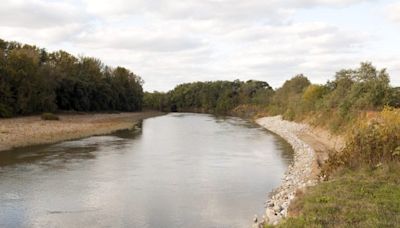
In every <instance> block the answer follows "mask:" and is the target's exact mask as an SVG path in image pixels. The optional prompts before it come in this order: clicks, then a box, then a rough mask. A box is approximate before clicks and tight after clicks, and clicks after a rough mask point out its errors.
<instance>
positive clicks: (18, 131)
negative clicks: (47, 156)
mask: <svg viewBox="0 0 400 228" xmlns="http://www.w3.org/2000/svg"><path fill="white" fill-rule="evenodd" d="M162 114H163V113H160V112H137V113H120V114H84V115H69V114H68V115H60V121H44V120H41V118H40V116H30V117H18V118H12V119H0V151H2V150H9V149H12V148H15V147H22V146H29V145H38V144H46V143H55V142H60V141H64V140H71V139H78V138H84V137H88V136H92V135H101V134H108V133H112V132H114V131H117V130H123V129H130V128H132V127H133V126H134V125H135V124H136V123H137V122H138V121H139V120H142V119H145V118H149V117H153V116H158V115H162Z"/></svg>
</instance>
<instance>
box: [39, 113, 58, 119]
mask: <svg viewBox="0 0 400 228" xmlns="http://www.w3.org/2000/svg"><path fill="white" fill-rule="evenodd" d="M40 118H41V119H42V120H60V117H58V116H57V115H55V114H53V113H49V112H46V113H43V114H42V115H41V116H40Z"/></svg>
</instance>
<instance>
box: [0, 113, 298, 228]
mask: <svg viewBox="0 0 400 228" xmlns="http://www.w3.org/2000/svg"><path fill="white" fill-rule="evenodd" d="M291 159H292V155H291V148H290V147H289V146H288V144H287V143H285V142H284V141H283V140H281V139H280V138H278V137H276V136H275V135H273V134H270V133H269V132H267V131H265V130H263V129H260V128H259V127H257V126H255V125H253V124H251V123H249V122H247V121H244V120H241V119H239V118H220V117H218V118H216V117H214V116H211V115H202V114H182V113H178V114H169V115H166V116H162V117H157V118H152V119H148V120H145V121H144V122H143V123H142V128H141V130H140V129H132V130H130V131H120V132H117V133H115V134H113V135H108V136H96V137H90V138H87V139H82V140H74V141H68V142H63V143H58V144H55V145H47V146H37V147H29V148H23V149H18V150H13V151H8V152H5V153H1V154H0V162H1V163H0V167H1V169H0V191H1V196H0V226H1V227H24V226H28V227H35V226H37V227H43V226H46V227H58V226H61V227H79V226H80V227H103V226H106V227H121V226H123V227H124V226H127V227H248V224H249V223H250V222H251V218H252V216H253V215H254V213H261V212H262V211H263V201H264V199H265V197H266V193H267V192H268V191H269V190H272V189H273V188H274V187H275V186H277V185H278V184H279V182H280V178H281V177H282V175H283V173H284V171H285V169H286V167H287V164H288V163H289V162H290V161H291Z"/></svg>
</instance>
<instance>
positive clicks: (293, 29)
mask: <svg viewBox="0 0 400 228" xmlns="http://www.w3.org/2000/svg"><path fill="white" fill-rule="evenodd" d="M0 38H1V39H4V40H8V41H18V42H22V43H28V44H33V45H37V46H39V47H44V48H46V49H47V50H49V51H56V50H65V51H68V52H70V53H71V54H74V55H85V56H92V57H96V58H99V59H101V60H102V61H103V62H104V63H105V64H107V65H110V66H113V67H116V66H123V67H126V68H128V69H130V70H131V71H133V72H134V73H135V74H137V75H139V76H140V77H142V78H143V80H144V81H145V84H144V89H145V90H147V91H153V90H157V91H168V90H170V89H173V87H175V86H176V85H177V84H181V83H185V82H193V81H210V80H235V79H240V80H249V79H255V80H263V81H266V82H268V83H269V84H270V85H271V86H272V87H274V88H277V87H279V86H281V85H282V84H283V83H284V82H285V81H286V80H288V79H290V78H292V77H293V76H295V75H297V74H301V73H302V74H304V75H306V76H307V77H308V78H309V79H310V80H311V82H313V83H325V82H326V81H327V80H329V79H333V78H334V75H335V72H337V71H339V70H340V69H347V68H357V67H358V66H359V63H360V62H364V61H369V62H372V63H373V64H374V65H375V66H376V67H378V68H379V69H381V68H387V70H388V72H389V74H390V77H391V81H392V85H394V86H400V42H399V41H400V2H399V1H393V0H185V1H183V0H180V1H178V0H112V1H108V0H64V1H59V0H24V1H22V0H14V1H12V0H5V1H4V0H3V1H1V5H0Z"/></svg>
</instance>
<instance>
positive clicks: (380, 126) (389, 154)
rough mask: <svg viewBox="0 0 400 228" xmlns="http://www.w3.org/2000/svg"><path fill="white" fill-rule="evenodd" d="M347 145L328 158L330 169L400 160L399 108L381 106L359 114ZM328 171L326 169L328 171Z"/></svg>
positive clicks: (349, 134)
mask: <svg viewBox="0 0 400 228" xmlns="http://www.w3.org/2000/svg"><path fill="white" fill-rule="evenodd" d="M346 142H347V143H346V146H345V148H344V149H343V151H342V152H341V153H340V154H334V155H332V156H331V158H330V159H329V161H328V166H329V169H330V170H332V169H334V168H337V167H338V166H340V165H346V166H347V167H356V166H359V165H361V164H366V165H369V166H371V167H375V166H377V165H380V164H381V163H387V162H392V161H394V162H399V161H400V109H394V108H388V107H387V108H384V110H383V111H381V112H378V113H367V114H365V116H364V117H361V118H360V119H359V120H358V121H357V123H356V124H355V125H354V126H353V128H352V129H351V130H350V132H349V133H348V135H347V139H346ZM327 173H329V171H328V172H327Z"/></svg>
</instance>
